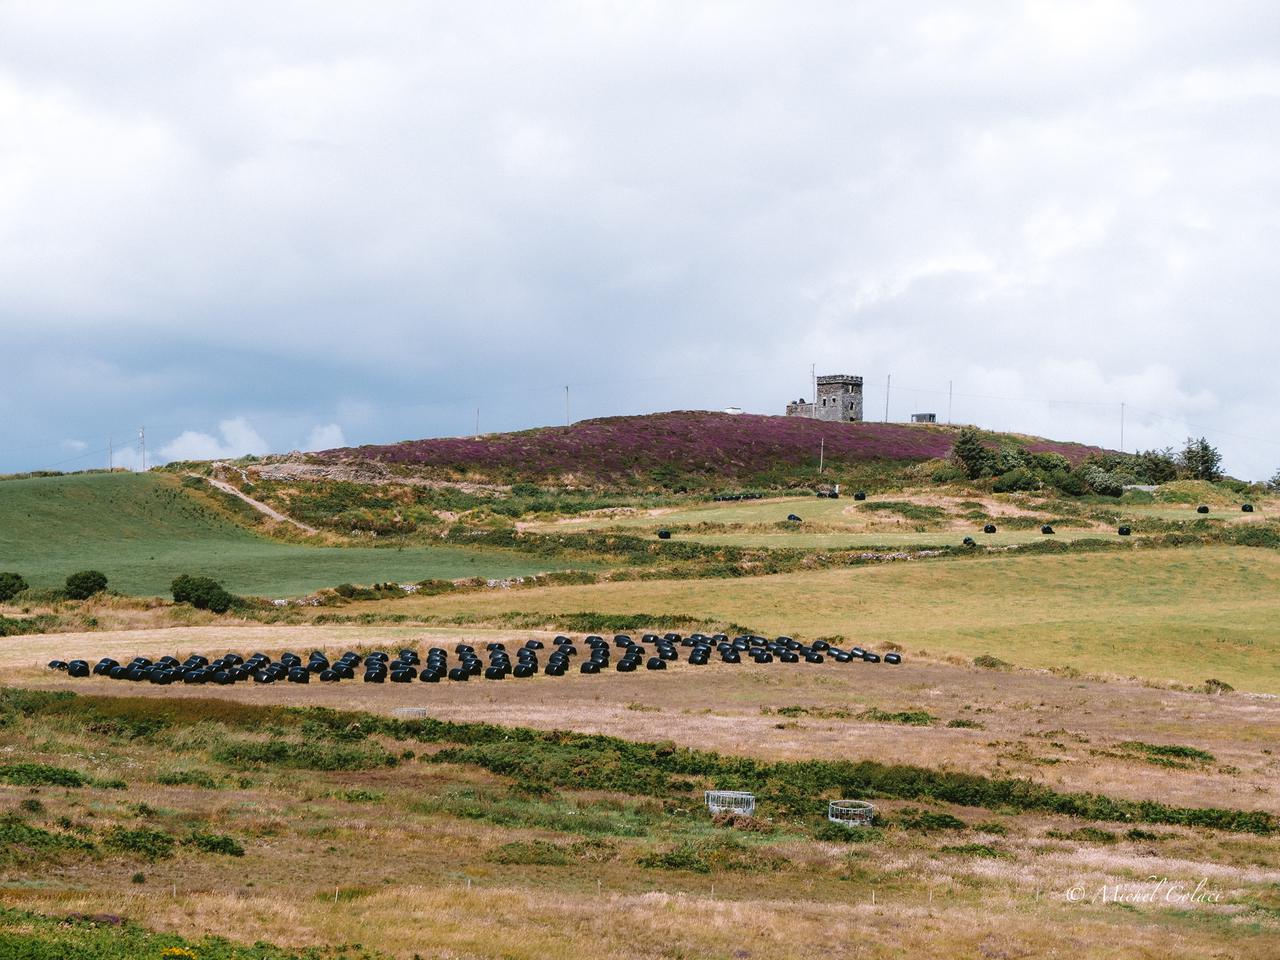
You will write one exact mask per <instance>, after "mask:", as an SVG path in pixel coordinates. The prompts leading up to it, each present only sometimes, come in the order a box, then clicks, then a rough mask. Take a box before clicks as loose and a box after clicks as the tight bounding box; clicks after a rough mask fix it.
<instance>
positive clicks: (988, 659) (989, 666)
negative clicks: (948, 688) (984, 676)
mask: <svg viewBox="0 0 1280 960" xmlns="http://www.w3.org/2000/svg"><path fill="white" fill-rule="evenodd" d="M973 665H974V666H975V667H982V668H983V669H984V670H1011V669H1013V664H1011V663H1006V662H1005V661H1004V660H1001V659H1000V658H999V657H993V656H992V655H991V654H989V653H980V654H978V656H976V657H974V658H973Z"/></svg>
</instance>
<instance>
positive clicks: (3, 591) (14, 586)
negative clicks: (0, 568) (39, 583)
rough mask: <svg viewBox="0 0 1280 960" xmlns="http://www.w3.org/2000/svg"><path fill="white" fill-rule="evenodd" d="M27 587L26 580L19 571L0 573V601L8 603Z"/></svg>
mask: <svg viewBox="0 0 1280 960" xmlns="http://www.w3.org/2000/svg"><path fill="white" fill-rule="evenodd" d="M25 589H27V581H25V580H23V579H22V574H20V573H0V603H8V602H9V601H10V600H12V599H13V598H14V597H16V596H17V595H18V594H20V593H21V592H22V591H23V590H25Z"/></svg>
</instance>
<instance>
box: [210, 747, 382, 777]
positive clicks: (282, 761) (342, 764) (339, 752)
mask: <svg viewBox="0 0 1280 960" xmlns="http://www.w3.org/2000/svg"><path fill="white" fill-rule="evenodd" d="M210 753H211V755H212V757H213V759H215V760H217V761H218V762H219V763H226V764H229V765H232V766H239V767H245V766H270V767H292V768H295V769H301V770H369V769H372V768H375V767H393V766H395V765H396V764H397V763H398V762H399V761H398V760H397V759H396V757H395V756H394V755H393V754H390V753H388V752H387V751H386V750H384V749H383V748H382V747H380V746H377V745H376V744H362V745H360V746H351V745H347V744H337V743H297V742H295V741H290V740H225V741H223V742H222V743H220V744H218V745H217V746H215V747H214V748H213V750H212V751H210Z"/></svg>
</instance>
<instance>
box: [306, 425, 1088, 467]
mask: <svg viewBox="0 0 1280 960" xmlns="http://www.w3.org/2000/svg"><path fill="white" fill-rule="evenodd" d="M958 429H959V428H956V427H949V426H943V425H940V424H904V423H825V422H822V421H818V420H808V419H804V418H799V417H764V416H755V415H752V414H738V415H734V414H726V413H711V412H703V411H677V412H673V413H656V414H651V415H648V416H639V417H606V418H603V419H599V420H583V421H581V422H580V423H575V424H573V425H572V426H568V427H543V428H540V429H537V430H523V431H520V432H518V433H500V434H492V435H490V436H483V437H445V438H439V439H433V440H406V441H404V442H402V443H396V444H387V445H369V446H361V447H346V448H342V449H338V450H326V451H323V452H321V453H319V454H316V456H317V457H319V458H320V459H323V460H373V461H379V462H383V463H390V464H404V465H412V466H417V467H434V468H441V469H444V470H447V471H451V472H453V473H454V474H457V475H460V476H465V475H483V476H488V477H493V478H501V479H507V480H515V479H534V480H537V479H548V478H561V477H572V478H575V479H577V480H578V481H579V482H603V483H609V482H618V481H622V480H642V481H650V482H657V483H662V484H666V485H669V484H670V483H672V482H674V481H681V480H688V481H689V482H691V483H694V484H697V485H704V484H706V483H708V482H710V483H713V484H714V483H724V482H738V483H742V482H751V481H757V482H760V481H768V480H769V479H772V478H776V477H777V476H778V475H779V474H789V475H794V474H795V473H796V472H797V471H798V470H800V469H808V468H811V467H812V468H816V467H817V465H818V459H819V451H820V449H821V450H822V451H823V453H822V455H823V456H824V457H825V461H826V463H827V465H828V466H829V467H830V468H831V469H832V470H835V471H839V470H840V468H842V467H853V468H858V467H865V466H866V465H868V464H871V463H890V464H908V463H918V462H921V461H925V460H932V459H937V458H941V457H946V456H948V455H950V453H951V448H952V444H953V441H954V437H955V434H956V432H957V430H958ZM996 436H997V435H993V437H996ZM1009 439H1011V440H1016V441H1017V442H1018V443H1020V444H1021V445H1023V446H1025V447H1026V448H1027V449H1028V450H1030V451H1032V452H1035V453H1041V452H1053V453H1060V454H1062V455H1063V456H1065V457H1067V458H1068V459H1069V460H1071V461H1072V462H1078V461H1080V460H1082V459H1084V458H1085V457H1087V456H1089V455H1090V454H1095V453H1101V452H1102V451H1101V450H1100V448H1098V447H1089V446H1085V445H1082V444H1075V443H1057V442H1054V441H1051V440H1044V439H1041V438H1036V437H1013V436H1009Z"/></svg>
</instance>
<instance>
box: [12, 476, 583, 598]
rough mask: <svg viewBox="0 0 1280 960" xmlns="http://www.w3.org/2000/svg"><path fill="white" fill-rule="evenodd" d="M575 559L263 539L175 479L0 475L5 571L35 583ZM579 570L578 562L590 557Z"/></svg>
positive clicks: (267, 583) (466, 567)
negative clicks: (75, 577)
mask: <svg viewBox="0 0 1280 960" xmlns="http://www.w3.org/2000/svg"><path fill="white" fill-rule="evenodd" d="M567 566H570V565H569V564H565V563H557V562H554V561H548V560H546V559H538V558H532V557H527V556H524V555H520V554H516V553H512V552H506V551H500V550H483V549H475V548H466V547H435V546H431V547H423V546H412V547H405V548H403V549H400V548H398V547H395V546H387V547H312V546H305V545H302V544H289V543H281V542H278V541H273V540H268V539H266V538H264V537H260V536H257V535H256V534H254V533H253V532H252V531H250V530H248V529H246V528H244V527H241V526H240V525H238V524H237V523H235V522H234V521H233V520H231V519H229V518H227V517H224V516H223V515H222V514H220V513H218V512H217V511H215V510H212V509H209V508H208V507H206V506H204V505H203V504H201V503H200V502H199V501H197V500H196V499H195V498H193V497H192V496H191V495H189V494H188V493H187V492H186V491H185V490H184V489H183V488H182V486H181V484H180V483H179V481H178V479H177V478H176V477H171V476H165V475H159V474H128V473H116V474H92V475H84V476H68V477H50V478H40V479H32V480H9V481H4V482H0V570H13V571H16V572H18V573H21V574H22V575H23V576H24V577H25V578H26V580H27V582H28V583H30V584H31V585H32V586H33V587H56V586H61V585H62V583H63V581H64V580H65V579H66V577H67V574H69V573H72V572H74V571H76V570H84V569H88V568H92V569H96V570H101V571H102V572H103V573H105V574H106V575H107V578H108V580H109V581H110V583H111V587H112V589H115V590H118V591H120V592H122V593H131V594H139V595H160V594H165V593H167V592H168V590H169V584H170V582H171V581H172V580H173V578H174V577H175V576H177V575H178V574H180V573H198V574H203V575H206V576H210V577H214V578H215V579H217V580H221V581H222V582H223V583H224V584H225V585H226V587H227V589H229V590H231V591H233V592H236V593H244V594H250V595H254V596H268V597H290V596H300V595H304V594H307V593H310V592H312V591H314V590H317V589H319V588H321V587H332V586H336V585H337V584H339V583H345V582H352V583H374V582H382V581H388V580H390V581H396V582H411V581H416V580H424V579H427V578H442V579H457V578H460V577H491V578H503V577H513V576H527V575H530V574H534V573H539V572H545V571H547V570H557V569H565V568H566V567H567ZM572 566H575V567H578V568H582V567H584V566H587V565H585V564H582V563H577V564H573V565H572Z"/></svg>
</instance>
